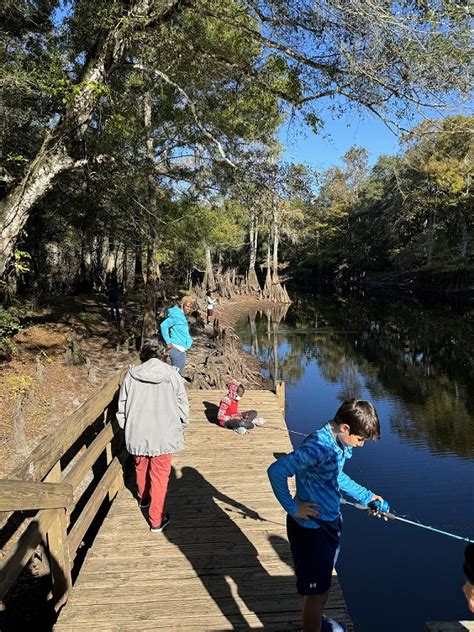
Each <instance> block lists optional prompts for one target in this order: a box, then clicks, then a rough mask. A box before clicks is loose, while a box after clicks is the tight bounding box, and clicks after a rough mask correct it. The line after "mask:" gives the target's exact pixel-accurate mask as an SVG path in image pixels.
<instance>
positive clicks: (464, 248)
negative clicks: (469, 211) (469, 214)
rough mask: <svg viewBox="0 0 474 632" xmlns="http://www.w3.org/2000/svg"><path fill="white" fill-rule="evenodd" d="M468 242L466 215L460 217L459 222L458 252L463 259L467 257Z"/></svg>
mask: <svg viewBox="0 0 474 632" xmlns="http://www.w3.org/2000/svg"><path fill="white" fill-rule="evenodd" d="M468 244H469V231H468V228H467V219H466V216H463V218H462V224H461V245H460V254H461V257H462V258H463V259H466V257H467V247H468Z"/></svg>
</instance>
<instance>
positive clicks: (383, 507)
mask: <svg viewBox="0 0 474 632" xmlns="http://www.w3.org/2000/svg"><path fill="white" fill-rule="evenodd" d="M368 506H369V508H370V509H371V510H372V511H376V512H377V513H388V512H389V511H390V505H389V504H388V502H387V501H386V500H383V501H382V500H373V501H372V502H371V503H369V505H368Z"/></svg>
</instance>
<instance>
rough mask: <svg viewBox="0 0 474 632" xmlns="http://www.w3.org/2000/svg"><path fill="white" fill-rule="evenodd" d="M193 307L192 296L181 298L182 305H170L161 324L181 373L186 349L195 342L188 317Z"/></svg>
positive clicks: (167, 344)
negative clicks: (190, 331)
mask: <svg viewBox="0 0 474 632" xmlns="http://www.w3.org/2000/svg"><path fill="white" fill-rule="evenodd" d="M193 308H194V300H193V299H192V298H191V297H190V296H185V297H184V298H183V299H182V300H181V306H178V305H175V306H174V307H170V309H169V310H168V315H167V317H166V318H165V319H164V321H163V322H162V323H161V325H160V331H161V335H162V336H163V339H164V341H165V343H166V349H167V350H168V354H169V357H170V360H171V364H172V365H173V366H175V367H176V368H177V369H178V371H179V372H180V374H181V375H182V374H183V369H184V366H185V364H186V351H187V350H188V349H190V348H191V345H192V344H193V339H192V338H191V335H190V333H189V323H188V320H187V318H186V316H187V315H188V314H190V313H191V312H192V311H193Z"/></svg>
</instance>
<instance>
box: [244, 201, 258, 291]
mask: <svg viewBox="0 0 474 632" xmlns="http://www.w3.org/2000/svg"><path fill="white" fill-rule="evenodd" d="M249 238H250V239H249V241H250V257H249V271H248V280H247V284H248V287H249V289H250V290H256V291H258V292H259V291H260V283H259V282H258V278H257V273H256V271H255V265H256V263H257V248H258V226H257V216H256V213H255V211H254V209H250V218H249Z"/></svg>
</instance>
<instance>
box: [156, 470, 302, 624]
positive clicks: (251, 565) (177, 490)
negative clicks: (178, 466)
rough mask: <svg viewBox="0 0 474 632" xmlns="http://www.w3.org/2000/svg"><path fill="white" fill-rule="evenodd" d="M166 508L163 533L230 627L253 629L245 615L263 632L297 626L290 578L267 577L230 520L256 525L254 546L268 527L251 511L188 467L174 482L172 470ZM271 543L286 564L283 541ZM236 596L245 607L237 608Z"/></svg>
mask: <svg viewBox="0 0 474 632" xmlns="http://www.w3.org/2000/svg"><path fill="white" fill-rule="evenodd" d="M221 503H222V504H223V505H224V507H221V506H219V504H221ZM167 505H168V510H169V512H170V514H171V515H172V522H171V524H170V526H169V527H168V529H166V531H165V532H164V533H165V534H166V536H167V537H168V539H169V541H170V542H172V543H173V544H174V545H175V546H177V547H178V548H179V549H180V550H181V552H182V553H183V555H185V556H186V558H187V559H188V561H189V562H190V563H191V565H192V567H193V569H194V571H195V572H196V574H197V576H198V577H199V579H200V581H201V582H202V584H203V586H204V587H205V588H206V590H207V591H208V593H209V595H210V596H211V597H212V599H213V600H214V602H215V603H216V605H217V606H218V607H219V609H220V611H221V612H222V614H223V615H224V616H225V617H226V618H227V620H228V621H229V623H230V624H231V625H232V627H233V628H234V629H249V628H250V627H254V625H257V626H258V621H255V619H254V618H253V617H251V625H250V624H249V622H248V621H247V620H246V618H245V614H246V613H247V614H252V613H253V614H255V615H256V616H257V617H258V619H259V620H260V623H261V625H262V626H263V627H264V629H266V630H276V629H278V630H283V629H286V630H290V629H295V628H294V626H296V628H297V627H298V624H297V622H298V619H299V615H298V614H296V612H297V609H298V607H299V605H298V601H297V597H296V589H295V581H294V577H293V576H292V575H290V574H288V575H284V576H281V575H280V576H275V575H270V574H269V573H268V571H267V570H266V568H265V567H264V566H262V564H261V563H260V560H259V552H258V550H257V548H256V547H255V546H254V544H253V543H252V542H251V541H250V540H249V539H248V537H247V536H246V535H245V534H244V533H243V532H242V531H241V529H240V528H239V527H238V525H237V524H236V523H235V522H234V521H233V520H232V518H231V517H230V516H231V515H232V513H235V512H237V513H239V514H240V519H241V520H248V521H259V524H261V525H262V527H261V530H259V529H258V527H257V530H255V529H253V530H252V531H253V532H255V533H256V534H257V533H258V541H259V542H262V540H263V541H264V539H265V538H264V537H263V538H262V533H265V531H266V529H268V526H270V527H271V525H268V526H266V525H265V520H263V519H262V518H261V517H260V516H259V515H258V514H257V513H256V512H255V511H254V510H252V509H249V508H248V507H246V506H245V505H243V504H242V503H240V502H238V501H236V500H234V499H233V498H230V497H229V496H226V495H225V494H224V493H222V492H221V491H220V490H219V489H217V488H216V487H214V486H213V485H211V484H210V483H209V482H208V481H207V480H206V479H205V478H204V477H203V476H202V475H201V474H200V473H199V472H198V471H197V470H195V469H194V468H191V467H184V468H183V470H182V476H181V477H180V478H177V476H176V471H175V470H174V468H173V470H172V473H171V478H170V485H169V493H168V501H167ZM260 521H261V522H260ZM272 540H273V541H272ZM272 540H270V539H269V541H271V542H272V544H273V545H274V546H275V545H277V553H278V556H279V557H280V558H281V559H283V560H284V561H285V562H286V563H287V564H290V560H291V555H290V550H289V546H288V543H287V542H286V540H284V539H283V538H281V537H278V536H272ZM275 559H276V560H277V559H278V558H275ZM277 563H278V562H277ZM290 572H291V571H289V573H290ZM237 595H238V597H239V598H240V600H242V601H243V603H244V604H245V608H243V609H242V610H241V608H240V606H239V603H238V599H237ZM282 617H283V619H284V622H282V620H281V619H282ZM203 629H204V628H203Z"/></svg>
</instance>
